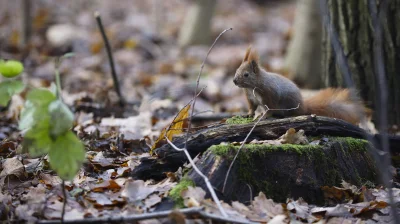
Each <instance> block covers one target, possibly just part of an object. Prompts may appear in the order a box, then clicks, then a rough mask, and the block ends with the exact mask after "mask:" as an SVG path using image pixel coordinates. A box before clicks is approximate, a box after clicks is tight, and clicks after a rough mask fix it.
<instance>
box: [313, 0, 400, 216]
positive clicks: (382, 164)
mask: <svg viewBox="0 0 400 224" xmlns="http://www.w3.org/2000/svg"><path fill="white" fill-rule="evenodd" d="M326 1H327V0H320V11H321V14H322V17H323V25H324V27H325V29H327V31H328V35H329V37H330V39H331V43H332V47H333V50H334V53H335V58H336V60H337V65H338V67H339V69H340V71H341V73H342V77H343V79H344V82H345V85H346V86H347V87H349V88H354V86H355V85H354V82H353V80H352V78H351V77H352V76H351V71H350V67H349V64H348V63H347V60H346V56H345V55H344V50H343V47H342V45H341V43H340V40H339V36H338V34H337V33H336V31H335V29H334V27H333V24H332V22H331V18H330V15H329V9H328V4H327V2H326ZM375 4H376V2H375V1H369V7H370V11H371V18H372V20H373V25H374V41H375V44H374V59H375V63H376V64H375V69H376V72H377V76H378V82H380V83H379V89H380V91H384V90H386V83H385V82H386V81H385V75H384V72H385V71H384V64H383V53H382V39H381V38H382V30H381V27H380V24H379V21H378V19H377V17H378V16H376V15H377V10H376V5H375ZM386 7H387V2H386V1H385V0H384V1H382V2H381V10H382V11H381V12H380V16H382V17H384V14H383V13H385V9H386ZM374 17H375V18H374ZM381 19H382V18H381ZM380 59H382V60H380ZM350 94H355V93H354V92H353V91H350ZM385 95H386V97H385ZM380 97H381V98H382V97H383V98H385V99H380V100H387V94H386V92H385V93H384V95H380ZM385 102H386V101H385ZM381 103H382V102H381ZM384 105H385V106H386V104H384ZM385 106H381V109H382V107H385ZM384 111H386V113H387V109H386V107H385V108H384V109H383V110H381V111H380V112H381V113H383V112H384ZM360 115H361V116H362V118H365V117H366V116H365V113H364V112H363V111H361V112H360ZM382 115H383V114H379V116H378V117H379V118H381V117H382ZM383 116H385V117H384V118H386V116H387V115H386V114H385V115H383ZM384 120H385V121H384V123H383V125H385V124H386V125H387V123H386V122H387V120H386V119H384ZM380 124H382V123H381V122H380ZM381 128H382V126H380V129H381ZM381 131H382V129H381ZM383 131H384V134H383V136H384V137H383V139H382V142H383V143H382V145H381V147H382V150H383V151H384V153H383V154H382V153H381V152H380V151H378V150H376V149H375V148H374V147H372V145H374V146H377V144H376V142H375V140H374V139H373V138H372V136H371V135H369V134H368V133H366V132H364V133H363V134H364V136H365V139H367V140H368V141H369V142H370V144H368V146H367V149H368V151H369V153H370V154H371V155H372V157H373V158H374V160H375V164H376V166H377V168H378V171H379V174H380V176H381V180H382V182H383V185H384V186H385V187H386V188H387V189H388V196H389V201H390V204H391V210H392V213H393V216H394V219H395V222H396V223H399V222H400V219H399V217H398V214H397V212H396V208H395V205H394V203H393V202H394V199H393V192H392V188H391V184H390V179H391V177H390V174H388V170H387V169H388V168H389V165H390V161H388V160H389V158H390V157H389V156H390V152H389V147H388V142H387V138H385V136H386V129H385V130H383ZM386 137H387V136H386ZM385 139H386V142H385ZM371 144H372V145H371ZM382 156H383V157H384V159H383V160H384V161H382V159H381V157H382Z"/></svg>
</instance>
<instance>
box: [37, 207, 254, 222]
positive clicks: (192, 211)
mask: <svg viewBox="0 0 400 224" xmlns="http://www.w3.org/2000/svg"><path fill="white" fill-rule="evenodd" d="M173 211H178V212H180V213H182V214H184V215H186V216H192V215H198V216H200V217H202V218H205V219H211V220H215V221H222V222H226V223H251V222H246V221H239V220H237V219H231V218H225V217H221V216H218V215H214V214H209V213H207V212H204V211H203V208H202V207H193V208H185V209H179V210H168V211H161V212H152V213H145V214H135V215H127V216H110V217H102V218H86V219H74V220H65V221H64V223H67V224H79V223H82V224H90V223H128V222H136V221H140V220H146V219H156V218H166V217H168V215H169V214H170V213H171V212H173ZM36 223H37V224H58V223H60V221H59V220H41V221H37V222H36Z"/></svg>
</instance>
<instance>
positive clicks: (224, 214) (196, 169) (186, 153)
mask: <svg viewBox="0 0 400 224" xmlns="http://www.w3.org/2000/svg"><path fill="white" fill-rule="evenodd" d="M165 139H167V142H168V143H169V144H170V145H171V146H172V147H173V148H174V149H175V150H177V151H183V152H184V153H185V155H186V157H187V158H188V160H189V162H190V164H191V165H192V167H193V169H194V170H195V171H196V173H197V174H199V175H200V176H201V177H202V178H203V180H204V182H205V183H206V185H207V188H208V190H209V191H210V194H211V197H212V198H213V200H214V202H215V204H217V206H218V209H219V211H220V212H221V214H222V215H223V216H224V217H228V214H226V212H225V210H224V208H223V207H222V205H221V202H220V201H219V199H218V197H217V194H215V191H214V188H213V186H212V185H211V183H210V180H209V179H208V178H207V176H206V175H204V174H203V173H202V172H201V171H200V170H199V168H197V166H196V164H195V163H194V162H193V159H192V157H191V156H190V154H189V152H188V151H187V149H186V148H182V149H180V148H178V147H176V145H174V144H173V143H172V142H171V141H170V140H169V139H168V138H165Z"/></svg>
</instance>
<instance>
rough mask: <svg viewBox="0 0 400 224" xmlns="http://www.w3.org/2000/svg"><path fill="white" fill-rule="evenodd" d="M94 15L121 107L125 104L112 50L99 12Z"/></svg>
mask: <svg viewBox="0 0 400 224" xmlns="http://www.w3.org/2000/svg"><path fill="white" fill-rule="evenodd" d="M94 17H95V18H96V21H97V25H98V26H99V29H100V33H101V36H102V37H103V41H104V45H105V47H106V51H107V55H108V60H109V62H110V67H111V75H112V78H113V82H114V89H115V92H117V95H118V98H119V105H120V106H121V107H123V106H124V105H125V100H124V98H123V96H122V94H121V90H120V87H119V81H118V77H117V72H116V71H115V65H114V59H113V55H112V52H111V46H110V43H109V42H108V38H107V35H106V32H105V31H104V26H103V23H102V22H101V17H100V13H99V12H95V13H94Z"/></svg>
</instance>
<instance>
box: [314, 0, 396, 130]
mask: <svg viewBox="0 0 400 224" xmlns="http://www.w3.org/2000/svg"><path fill="white" fill-rule="evenodd" d="M327 1H328V5H329V14H330V16H331V22H332V23H333V25H334V27H335V30H336V32H337V33H338V36H339V38H340V43H341V45H342V46H343V49H344V54H345V55H346V58H347V61H348V63H349V67H350V70H351V74H352V78H353V80H354V82H355V85H356V87H357V89H358V90H359V93H360V95H361V97H362V98H363V99H364V100H365V102H366V103H367V106H368V107H370V108H372V109H373V110H376V109H377V108H376V105H377V100H378V99H377V95H378V92H379V91H381V90H379V89H377V87H376V84H375V83H376V82H377V81H376V80H377V79H376V77H377V76H376V74H375V65H374V58H373V57H374V54H373V44H374V37H373V32H374V30H373V27H372V25H371V24H372V23H371V14H370V11H369V8H368V1H367V0H351V1H347V0H327ZM388 2H389V3H388V4H389V6H388V11H387V17H386V18H387V19H386V21H384V22H383V24H382V25H383V27H382V29H383V37H382V39H383V51H384V55H385V58H384V62H385V71H386V78H387V84H388V86H387V89H386V91H388V105H387V106H388V114H387V116H388V120H389V124H391V125H392V127H394V125H396V126H397V127H398V126H399V125H400V75H399V73H400V64H399V63H397V62H398V61H399V60H400V0H392V1H388ZM322 55H323V63H322V64H323V65H322V66H323V73H322V74H323V80H324V82H325V83H326V85H328V86H336V87H344V86H345V85H344V80H343V79H342V75H341V72H340V69H339V68H338V67H337V65H336V60H335V57H334V55H335V54H334V51H333V48H332V47H331V40H330V37H329V34H328V33H327V30H326V29H324V33H323V51H322ZM374 118H376V114H375V115H374Z"/></svg>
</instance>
